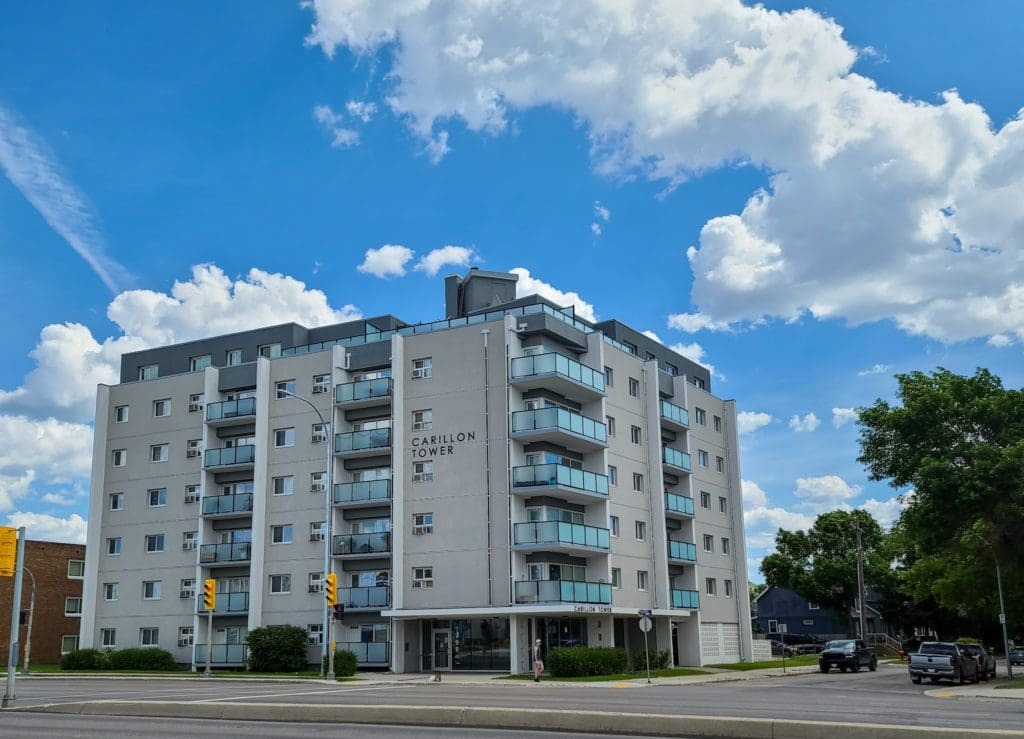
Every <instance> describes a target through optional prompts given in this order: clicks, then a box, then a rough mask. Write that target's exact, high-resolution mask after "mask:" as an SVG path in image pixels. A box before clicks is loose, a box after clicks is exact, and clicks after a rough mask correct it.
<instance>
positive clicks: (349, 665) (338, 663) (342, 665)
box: [323, 649, 358, 677]
mask: <svg viewBox="0 0 1024 739" xmlns="http://www.w3.org/2000/svg"><path fill="white" fill-rule="evenodd" d="M357 666H358V660H357V658H356V653H355V652H351V651H349V650H348V649H339V650H337V651H336V652H335V653H334V674H335V676H337V677H352V676H353V675H355V674H356V667H357ZM323 670H324V673H326V672H327V658H326V657H324V660H323Z"/></svg>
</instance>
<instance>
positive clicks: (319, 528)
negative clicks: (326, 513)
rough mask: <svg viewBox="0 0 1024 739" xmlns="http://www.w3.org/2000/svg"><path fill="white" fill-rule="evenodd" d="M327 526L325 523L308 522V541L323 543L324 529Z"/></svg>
mask: <svg viewBox="0 0 1024 739" xmlns="http://www.w3.org/2000/svg"><path fill="white" fill-rule="evenodd" d="M326 526H327V522H326V521H310V522H309V540H310V541H323V540H324V529H325V528H326Z"/></svg>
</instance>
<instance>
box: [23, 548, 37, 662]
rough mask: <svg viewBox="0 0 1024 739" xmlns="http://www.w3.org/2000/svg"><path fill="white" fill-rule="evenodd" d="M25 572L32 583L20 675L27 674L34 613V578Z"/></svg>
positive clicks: (29, 571)
mask: <svg viewBox="0 0 1024 739" xmlns="http://www.w3.org/2000/svg"><path fill="white" fill-rule="evenodd" d="M25 572H26V573H27V574H28V579H29V580H31V581H32V591H31V595H29V599H28V628H27V629H26V630H25V664H24V667H22V668H21V674H22V675H27V674H28V655H29V652H31V651H32V616H34V615H35V612H36V577H35V575H33V574H32V570H30V569H29V568H28V567H26V568H25Z"/></svg>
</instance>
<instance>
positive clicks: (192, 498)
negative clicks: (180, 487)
mask: <svg viewBox="0 0 1024 739" xmlns="http://www.w3.org/2000/svg"><path fill="white" fill-rule="evenodd" d="M185 502H186V503H198V502H199V486H198V485H186V486H185Z"/></svg>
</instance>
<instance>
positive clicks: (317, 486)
mask: <svg viewBox="0 0 1024 739" xmlns="http://www.w3.org/2000/svg"><path fill="white" fill-rule="evenodd" d="M326 489H327V486H326V485H324V484H323V483H322V482H314V483H313V484H312V485H310V486H309V492H311V493H322V492H324V490H326Z"/></svg>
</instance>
